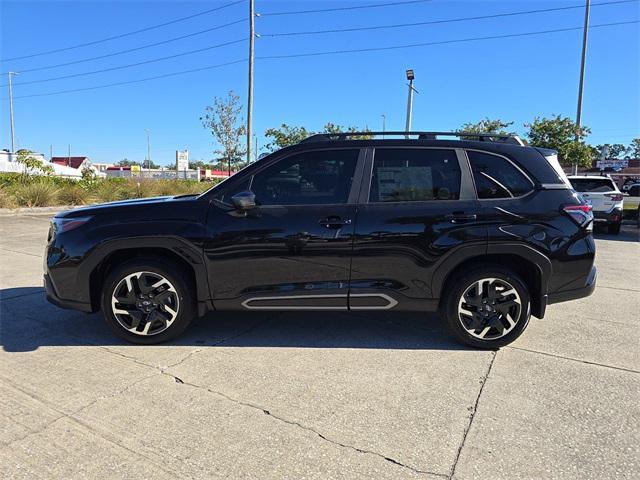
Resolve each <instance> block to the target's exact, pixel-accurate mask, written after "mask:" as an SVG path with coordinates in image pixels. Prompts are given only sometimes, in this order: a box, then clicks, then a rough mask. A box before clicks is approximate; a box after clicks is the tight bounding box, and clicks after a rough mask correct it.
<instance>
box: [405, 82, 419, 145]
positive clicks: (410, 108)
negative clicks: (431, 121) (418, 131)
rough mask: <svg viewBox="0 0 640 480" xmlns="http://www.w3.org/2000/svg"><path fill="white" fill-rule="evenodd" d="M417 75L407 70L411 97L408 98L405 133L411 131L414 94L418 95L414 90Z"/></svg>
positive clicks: (407, 136)
mask: <svg viewBox="0 0 640 480" xmlns="http://www.w3.org/2000/svg"><path fill="white" fill-rule="evenodd" d="M414 78H415V75H414V74H413V70H407V80H409V84H408V86H409V97H408V98H407V124H406V125H405V129H404V131H405V132H407V133H408V132H410V131H411V119H412V116H413V92H414V91H415V92H416V93H417V90H415V89H414V88H413V79H414ZM405 137H406V138H409V135H405Z"/></svg>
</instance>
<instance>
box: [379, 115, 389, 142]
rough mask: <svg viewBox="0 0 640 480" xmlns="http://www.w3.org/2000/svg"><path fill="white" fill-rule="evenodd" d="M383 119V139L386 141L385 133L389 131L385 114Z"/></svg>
mask: <svg viewBox="0 0 640 480" xmlns="http://www.w3.org/2000/svg"><path fill="white" fill-rule="evenodd" d="M380 116H381V117H382V138H383V139H384V132H386V131H387V116H386V115H385V114H384V113H383V114H382V115H380Z"/></svg>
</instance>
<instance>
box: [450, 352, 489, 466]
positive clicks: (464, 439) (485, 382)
mask: <svg viewBox="0 0 640 480" xmlns="http://www.w3.org/2000/svg"><path fill="white" fill-rule="evenodd" d="M497 356H498V351H495V352H494V353H493V357H491V361H490V362H489V367H488V368H487V373H485V374H484V376H483V377H482V378H481V380H480V382H481V383H482V384H481V385H480V390H479V391H478V396H477V397H476V401H475V403H474V405H473V409H472V410H471V415H470V417H469V423H468V424H467V427H466V428H465V429H464V434H463V435H462V442H460V446H459V447H458V452H457V453H456V458H455V459H454V461H453V465H452V466H451V472H449V475H448V476H447V478H449V479H452V478H453V476H454V475H455V473H456V467H457V466H458V460H460V455H461V454H462V449H463V448H464V444H465V442H466V441H467V435H468V434H469V431H470V430H471V425H472V424H473V420H474V418H475V417H476V413H477V412H478V404H479V403H480V396H481V395H482V391H483V390H484V386H485V385H486V384H487V380H488V378H489V374H490V373H491V369H492V368H493V363H494V362H495V361H496V357H497Z"/></svg>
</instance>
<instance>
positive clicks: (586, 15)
mask: <svg viewBox="0 0 640 480" xmlns="http://www.w3.org/2000/svg"><path fill="white" fill-rule="evenodd" d="M590 10H591V0H586V4H585V8H584V30H583V32H582V59H581V61H580V85H579V86H578V111H577V112H576V142H577V141H578V140H580V129H581V126H582V95H583V92H584V68H585V64H586V63H587V40H588V37H589V14H590ZM577 173H578V164H577V163H576V164H574V165H573V174H574V175H575V174H577Z"/></svg>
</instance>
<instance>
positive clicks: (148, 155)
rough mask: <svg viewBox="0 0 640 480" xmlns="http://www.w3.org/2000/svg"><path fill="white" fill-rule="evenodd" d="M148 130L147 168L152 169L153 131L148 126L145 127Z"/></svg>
mask: <svg viewBox="0 0 640 480" xmlns="http://www.w3.org/2000/svg"><path fill="white" fill-rule="evenodd" d="M144 131H145V132H147V170H150V169H151V140H150V137H149V134H150V133H151V132H150V131H149V129H148V128H145V129H144Z"/></svg>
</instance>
